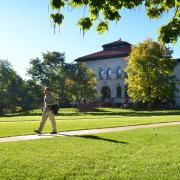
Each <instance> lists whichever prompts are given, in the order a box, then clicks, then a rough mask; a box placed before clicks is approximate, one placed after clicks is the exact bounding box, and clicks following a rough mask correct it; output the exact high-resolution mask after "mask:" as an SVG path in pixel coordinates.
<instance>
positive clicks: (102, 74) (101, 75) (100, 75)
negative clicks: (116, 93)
mask: <svg viewBox="0 0 180 180" xmlns="http://www.w3.org/2000/svg"><path fill="white" fill-rule="evenodd" d="M99 79H100V80H102V79H104V71H103V70H102V69H101V70H100V71H99Z"/></svg>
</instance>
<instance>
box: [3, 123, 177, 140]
mask: <svg viewBox="0 0 180 180" xmlns="http://www.w3.org/2000/svg"><path fill="white" fill-rule="evenodd" d="M172 125H180V121H179V122H167V123H156V124H146V125H133V126H124V127H114V128H103V129H89V130H76V131H66V132H61V133H58V134H56V135H51V134H41V135H25V136H13V137H4V138H0V142H13V141H21V140H34V139H43V138H52V137H57V136H76V135H85V134H96V133H104V132H117V131H126V130H132V129H140V128H153V127H161V126H172Z"/></svg>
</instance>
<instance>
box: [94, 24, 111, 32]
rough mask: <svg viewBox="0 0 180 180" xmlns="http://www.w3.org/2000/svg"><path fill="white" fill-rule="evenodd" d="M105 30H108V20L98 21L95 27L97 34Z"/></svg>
mask: <svg viewBox="0 0 180 180" xmlns="http://www.w3.org/2000/svg"><path fill="white" fill-rule="evenodd" d="M106 30H108V22H100V23H99V24H98V25H97V27H96V31H97V32H98V33H99V34H103V33H104V32H105V31H106Z"/></svg>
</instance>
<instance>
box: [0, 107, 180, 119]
mask: <svg viewBox="0 0 180 180" xmlns="http://www.w3.org/2000/svg"><path fill="white" fill-rule="evenodd" d="M41 115H42V113H32V114H31V113H27V112H22V113H18V114H9V115H4V116H0V117H16V116H41ZM84 115H91V116H108V115H109V116H142V117H143V116H144V117H148V116H170V115H180V110H152V111H151V110H149V111H148V110H136V109H130V110H129V111H123V110H122V109H119V110H118V109H117V108H116V111H114V112H113V111H111V110H108V109H106V108H105V109H103V108H100V109H99V108H95V109H93V110H92V111H88V112H70V113H64V112H61V111H60V112H59V113H58V115H57V116H84Z"/></svg>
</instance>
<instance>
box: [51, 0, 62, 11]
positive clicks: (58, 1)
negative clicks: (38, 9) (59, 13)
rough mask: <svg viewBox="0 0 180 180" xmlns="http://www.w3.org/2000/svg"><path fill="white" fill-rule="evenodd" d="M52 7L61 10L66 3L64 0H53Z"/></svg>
mask: <svg viewBox="0 0 180 180" xmlns="http://www.w3.org/2000/svg"><path fill="white" fill-rule="evenodd" d="M50 4H51V7H52V9H56V10H59V9H60V8H61V7H63V6H64V5H65V3H64V1H63V0H51V2H50Z"/></svg>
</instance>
